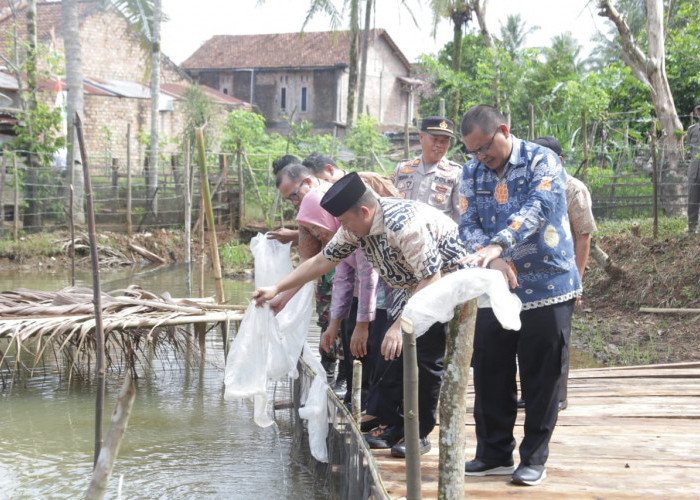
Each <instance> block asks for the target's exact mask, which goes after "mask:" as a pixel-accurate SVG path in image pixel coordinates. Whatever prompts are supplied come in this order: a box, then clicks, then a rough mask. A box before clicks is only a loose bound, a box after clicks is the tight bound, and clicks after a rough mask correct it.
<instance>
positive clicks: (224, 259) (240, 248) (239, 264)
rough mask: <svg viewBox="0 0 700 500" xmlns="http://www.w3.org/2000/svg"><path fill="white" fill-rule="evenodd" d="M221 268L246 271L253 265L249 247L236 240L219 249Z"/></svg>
mask: <svg viewBox="0 0 700 500" xmlns="http://www.w3.org/2000/svg"><path fill="white" fill-rule="evenodd" d="M219 257H220V259H221V266H222V267H223V268H224V269H227V270H241V269H248V268H250V267H252V265H253V254H252V253H251V251H250V246H249V245H248V244H246V243H241V242H240V241H238V240H231V241H229V242H227V243H226V244H225V245H223V246H222V247H220V248H219Z"/></svg>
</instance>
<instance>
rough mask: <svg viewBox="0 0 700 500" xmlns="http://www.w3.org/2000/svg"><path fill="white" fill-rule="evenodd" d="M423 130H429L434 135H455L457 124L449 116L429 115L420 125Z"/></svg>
mask: <svg viewBox="0 0 700 500" xmlns="http://www.w3.org/2000/svg"><path fill="white" fill-rule="evenodd" d="M420 130H421V132H428V133H429V134H432V135H446V136H449V137H454V136H455V124H454V122H453V121H452V120H450V119H448V118H443V117H442V116H428V117H426V118H423V121H422V122H421V125H420Z"/></svg>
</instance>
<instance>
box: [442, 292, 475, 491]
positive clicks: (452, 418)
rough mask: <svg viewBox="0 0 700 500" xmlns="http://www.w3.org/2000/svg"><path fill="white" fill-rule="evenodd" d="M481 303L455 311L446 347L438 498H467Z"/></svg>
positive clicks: (470, 303)
mask: <svg viewBox="0 0 700 500" xmlns="http://www.w3.org/2000/svg"><path fill="white" fill-rule="evenodd" d="M477 309H478V299H472V300H470V301H469V302H467V303H465V304H461V305H459V306H457V307H455V315H454V318H453V319H452V321H450V324H449V327H448V330H447V338H446V343H445V369H444V371H443V376H442V388H441V389H440V462H439V466H438V471H439V472H438V498H440V499H445V500H449V499H452V498H464V458H465V447H466V441H467V432H466V425H465V424H466V416H467V415H466V411H465V409H466V407H467V384H468V383H469V364H470V362H471V357H472V350H473V346H474V326H475V324H476V312H477Z"/></svg>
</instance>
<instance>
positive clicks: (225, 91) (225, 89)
mask: <svg viewBox="0 0 700 500" xmlns="http://www.w3.org/2000/svg"><path fill="white" fill-rule="evenodd" d="M223 92H224V94H226V95H228V88H226V87H224V89H223Z"/></svg>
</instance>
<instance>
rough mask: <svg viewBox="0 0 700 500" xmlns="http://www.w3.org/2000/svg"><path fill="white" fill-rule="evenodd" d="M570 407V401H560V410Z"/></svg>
mask: <svg viewBox="0 0 700 500" xmlns="http://www.w3.org/2000/svg"><path fill="white" fill-rule="evenodd" d="M568 407H569V402H568V401H567V400H566V399H565V400H564V401H559V411H562V410H566V409H567V408H568Z"/></svg>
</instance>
